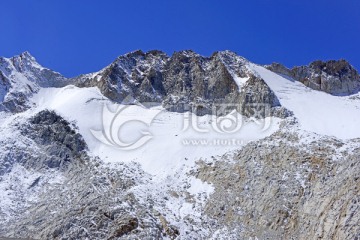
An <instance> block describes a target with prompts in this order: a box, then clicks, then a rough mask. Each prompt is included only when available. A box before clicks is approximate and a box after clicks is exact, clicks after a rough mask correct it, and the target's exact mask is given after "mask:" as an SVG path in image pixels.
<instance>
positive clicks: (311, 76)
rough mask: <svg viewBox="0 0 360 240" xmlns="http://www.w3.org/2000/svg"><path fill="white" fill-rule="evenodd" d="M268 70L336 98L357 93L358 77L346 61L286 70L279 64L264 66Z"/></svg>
mask: <svg viewBox="0 0 360 240" xmlns="http://www.w3.org/2000/svg"><path fill="white" fill-rule="evenodd" d="M266 67H267V68H268V69H269V70H271V71H273V72H276V73H279V74H282V75H285V76H288V77H290V78H293V79H295V80H297V81H299V82H302V83H303V84H304V85H305V86H308V87H310V88H312V89H315V90H319V91H324V92H326V93H330V94H333V95H337V96H344V95H350V94H354V93H357V92H358V91H359V90H360V75H359V73H358V72H357V71H356V69H354V67H353V66H351V65H350V64H349V63H348V62H347V61H346V60H344V59H341V60H338V61H335V60H330V61H325V62H323V61H315V62H312V63H310V64H309V66H300V67H294V68H292V69H288V68H286V67H284V66H283V65H281V64H279V63H273V64H271V65H268V66H266Z"/></svg>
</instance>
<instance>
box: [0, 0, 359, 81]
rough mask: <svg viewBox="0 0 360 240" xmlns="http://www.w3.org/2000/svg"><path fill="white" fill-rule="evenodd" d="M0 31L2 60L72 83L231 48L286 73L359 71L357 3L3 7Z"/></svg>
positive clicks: (25, 0) (156, 0) (107, 0)
mask: <svg viewBox="0 0 360 240" xmlns="http://www.w3.org/2000/svg"><path fill="white" fill-rule="evenodd" d="M0 30H1V36H0V56H6V57H10V56H13V55H17V54H19V53H21V52H23V51H26V50H28V51H29V52H30V53H31V54H32V55H34V56H35V57H36V58H37V60H38V61H39V62H40V63H41V64H42V65H44V66H46V67H49V68H51V69H54V70H56V71H59V72H60V73H62V74H64V75H65V76H68V77H70V76H76V75H78V74H81V73H88V72H93V71H97V70H99V69H101V68H103V67H104V66H106V65H108V64H110V63H111V62H112V61H113V60H114V59H115V58H116V57H117V56H119V55H122V54H124V53H127V52H129V51H133V50H136V49H142V50H144V51H147V50H151V49H159V50H163V51H165V52H167V53H168V54H170V55H171V54H172V53H173V52H174V51H179V50H184V49H192V50H194V51H196V52H198V53H200V54H203V55H205V56H208V55H211V53H212V52H214V51H217V50H225V49H228V50H232V51H235V52H237V53H238V54H239V55H241V56H244V57H245V58H248V59H249V60H251V61H253V62H256V63H261V64H266V63H271V62H273V61H276V62H281V63H283V64H285V65H286V66H288V67H292V66H294V65H303V64H308V63H309V62H311V61H313V60H316V59H324V60H327V59H339V58H345V59H347V60H348V61H350V63H351V64H352V65H354V66H355V67H356V68H357V69H358V70H360V58H359V53H360V44H359V43H360V39H359V38H360V1H358V0H341V1H340V0H336V1H335V0H327V1H325V0H303V1H300V0H298V1H291V0H271V1H270V0H269V1H267V0H262V1H261V0H248V1H240V0H233V1H229V0H206V1H205V0H181V1H173V0H151V1H150V0H143V1H140V0H128V1H121V0H118V1H117V0H112V1H111V0H101V1H100V0H99V1H83V0H76V1H74V0H72V1H70V0H53V1H48V0H34V1H29V0H16V1H1V2H0Z"/></svg>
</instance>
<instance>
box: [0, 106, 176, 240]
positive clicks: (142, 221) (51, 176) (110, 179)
mask: <svg viewBox="0 0 360 240" xmlns="http://www.w3.org/2000/svg"><path fill="white" fill-rule="evenodd" d="M13 127H14V129H13V131H12V132H13V134H14V136H17V137H16V140H14V139H12V137H11V136H10V135H9V136H8V139H5V140H4V142H2V143H1V152H0V161H1V167H2V172H1V176H0V188H1V189H2V190H3V191H5V192H4V194H5V195H8V196H9V197H7V198H8V200H6V201H5V202H2V205H1V208H0V222H1V224H0V236H6V237H16V238H33V239H86V238H87V239H119V238H121V239H162V238H163V237H164V236H165V235H167V236H169V235H171V234H176V231H175V230H173V232H172V231H171V230H172V229H173V228H171V227H170V225H169V226H163V222H162V221H163V219H160V217H159V216H156V215H155V214H154V213H153V209H152V207H150V208H149V206H148V205H144V204H143V203H140V202H139V201H138V199H137V197H136V196H135V195H134V194H133V193H132V192H131V188H132V187H134V186H136V185H138V184H141V183H142V181H148V180H149V178H150V176H149V175H148V174H146V173H144V172H143V171H142V170H141V167H140V166H139V164H136V163H131V164H123V163H120V164H115V165H112V166H109V165H107V164H105V163H103V162H102V161H100V160H99V159H97V158H94V157H90V156H89V155H88V153H87V146H86V144H85V142H84V141H83V139H82V137H81V135H79V134H78V133H77V130H76V128H75V127H74V126H72V124H70V123H69V122H67V121H66V120H64V119H63V118H62V117H60V116H59V115H57V114H56V113H55V112H53V111H48V110H44V111H41V112H39V113H37V114H36V115H35V116H33V117H30V118H29V119H28V122H25V123H24V122H23V121H18V120H15V121H14V123H13ZM13 141H18V143H19V142H20V143H21V144H15V143H14V142H13ZM6 162H7V164H5V163H6ZM4 166H6V168H5V169H4ZM7 198H6V199H7ZM8 202H9V203H8Z"/></svg>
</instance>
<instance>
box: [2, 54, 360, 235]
mask: <svg viewBox="0 0 360 240" xmlns="http://www.w3.org/2000/svg"><path fill="white" fill-rule="evenodd" d="M359 79H360V78H359V74H358V72H357V71H356V70H355V69H354V68H353V67H352V66H351V65H350V64H349V63H347V62H346V61H344V60H340V61H328V62H319V61H317V62H314V63H311V64H310V65H309V66H302V67H297V68H293V69H287V68H286V67H284V66H282V65H280V64H272V65H267V66H261V65H257V64H254V63H251V62H250V61H248V60H246V59H244V58H243V57H240V56H238V55H236V54H235V53H233V52H230V51H223V52H216V53H214V54H213V55H212V56H210V57H203V56H200V55H199V54H197V53H195V52H193V51H181V52H176V53H174V54H173V55H172V56H167V54H165V53H163V52H161V51H150V52H147V53H144V52H142V51H135V52H132V53H129V54H126V55H124V56H120V57H119V58H117V59H116V60H115V61H114V62H113V63H111V64H110V65H109V66H107V67H105V68H104V69H102V70H100V71H99V72H95V73H90V74H84V75H81V76H78V77H76V78H71V79H67V78H65V77H63V76H61V74H59V73H57V72H54V71H52V70H49V69H47V68H44V67H42V66H41V65H40V64H39V63H37V62H36V60H35V58H34V57H32V56H31V55H30V54H29V53H28V52H25V53H23V54H21V55H20V56H16V57H13V58H0V97H1V99H0V100H1V104H0V124H1V128H0V142H1V144H0V148H1V149H0V189H1V194H0V237H2V236H4V237H21V238H28V237H30V238H34V239H52V238H55V239H315V238H317V239H356V238H359V237H360V228H359V226H360V219H359V216H360V215H359V209H360V208H359V203H360V194H359V187H360V181H359V173H360V171H359V170H360V164H359V163H360V161H359V153H360V118H359V116H360V94H359V92H358V90H359V86H360V80H359Z"/></svg>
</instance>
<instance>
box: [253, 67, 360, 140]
mask: <svg viewBox="0 0 360 240" xmlns="http://www.w3.org/2000/svg"><path fill="white" fill-rule="evenodd" d="M250 68H251V69H252V70H253V71H255V72H256V73H258V74H259V75H260V77H262V78H263V79H264V80H265V82H266V83H267V84H268V85H269V87H270V88H271V89H272V90H273V91H274V92H275V94H276V96H277V97H278V98H279V101H280V103H281V105H282V106H284V107H286V108H287V109H289V110H291V111H293V113H294V115H295V117H296V118H297V119H298V121H299V123H300V125H301V126H300V127H301V128H302V129H303V130H306V131H310V132H315V133H318V134H321V135H327V136H334V137H337V138H340V139H351V138H359V137H360V100H359V98H356V96H358V95H359V94H355V95H354V96H345V97H339V96H333V95H330V94H327V93H325V92H321V91H316V90H312V89H310V88H308V87H306V86H305V85H303V84H302V83H300V82H298V81H295V80H291V79H288V78H285V77H282V76H280V75H279V74H276V73H273V72H271V71H270V70H267V69H265V68H264V67H261V66H258V65H256V64H250Z"/></svg>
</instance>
